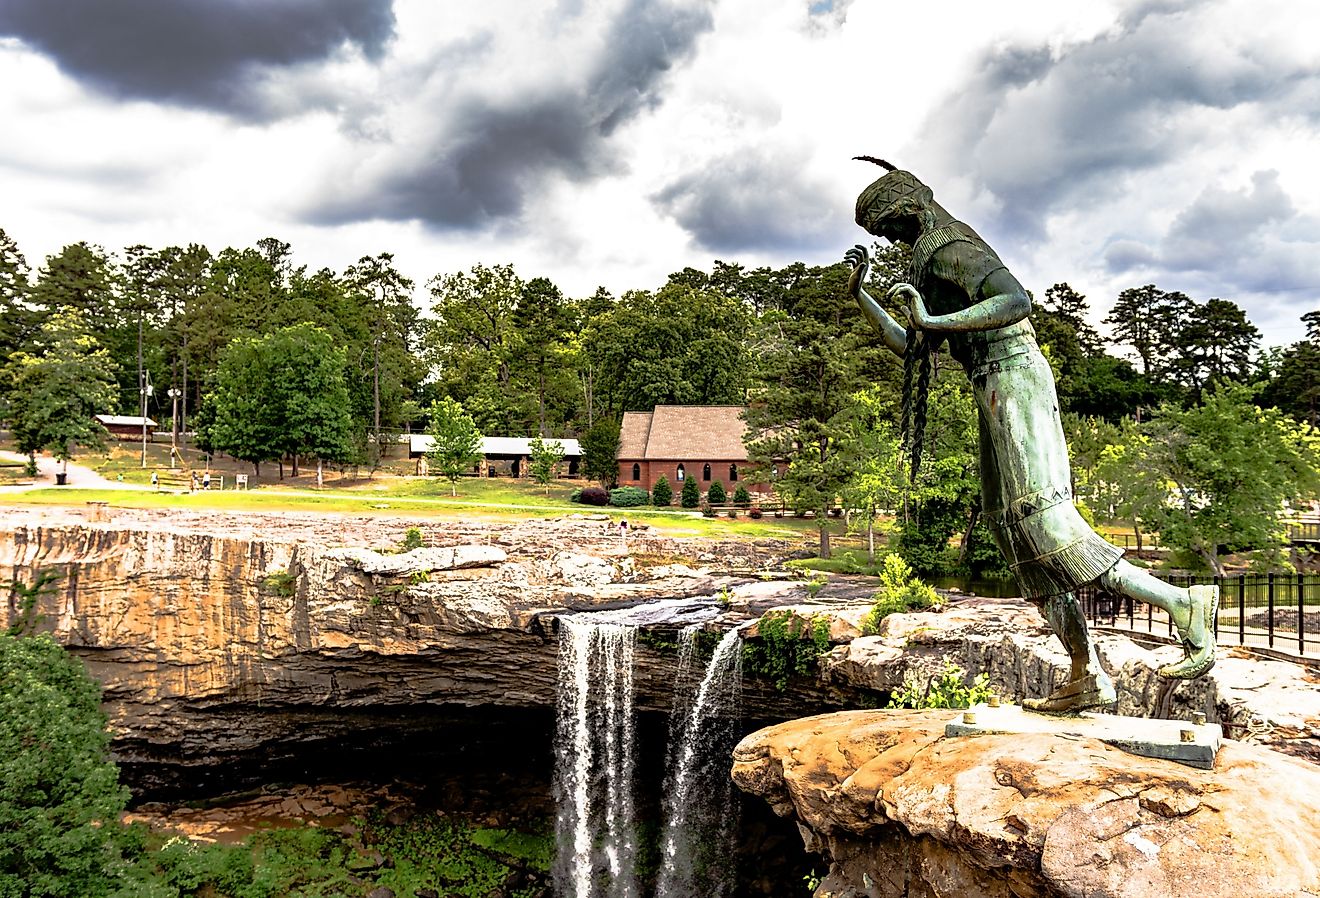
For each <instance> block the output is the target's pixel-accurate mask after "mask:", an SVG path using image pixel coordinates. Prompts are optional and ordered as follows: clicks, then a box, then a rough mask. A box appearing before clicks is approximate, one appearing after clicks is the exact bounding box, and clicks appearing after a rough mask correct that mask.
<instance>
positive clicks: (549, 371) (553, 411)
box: [513, 278, 581, 436]
mask: <svg viewBox="0 0 1320 898" xmlns="http://www.w3.org/2000/svg"><path fill="white" fill-rule="evenodd" d="M576 317H577V316H576V315H575V314H574V309H573V307H572V306H571V305H570V304H569V303H567V302H565V301H564V295H563V294H562V293H561V292H560V291H559V288H558V287H556V286H555V285H554V284H552V283H551V282H550V281H549V280H547V279H546V278H532V279H531V280H530V281H528V282H527V283H526V284H524V285H523V287H522V290H521V292H520V293H519V296H518V302H517V305H515V306H514V310H513V323H514V325H515V326H516V327H517V328H518V341H517V345H518V349H517V351H516V353H515V356H514V357H515V359H516V362H517V366H518V369H519V370H518V374H519V375H520V377H519V379H520V380H521V379H525V380H526V381H527V382H528V386H529V387H530V389H531V392H532V393H533V394H534V395H535V396H536V426H537V433H539V434H540V435H541V436H545V435H546V434H548V433H549V430H548V429H547V426H546V424H547V420H546V419H547V405H550V406H551V408H550V410H549V414H550V416H551V417H552V418H553V419H554V423H555V424H557V425H562V424H564V423H565V422H566V421H567V420H568V418H569V417H571V416H572V415H573V413H574V412H576V411H577V406H578V400H579V398H580V396H579V391H580V389H581V384H580V383H579V381H578V378H577V371H576V366H575V364H574V361H573V354H572V352H571V347H572V340H573V335H574V334H575V333H576V332H577V330H578V322H577V320H576Z"/></svg>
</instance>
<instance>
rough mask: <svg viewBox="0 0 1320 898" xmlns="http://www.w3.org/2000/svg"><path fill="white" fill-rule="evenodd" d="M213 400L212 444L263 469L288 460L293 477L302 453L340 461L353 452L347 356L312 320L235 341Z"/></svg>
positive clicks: (224, 359)
mask: <svg viewBox="0 0 1320 898" xmlns="http://www.w3.org/2000/svg"><path fill="white" fill-rule="evenodd" d="M209 403H210V405H211V409H212V414H213V416H214V417H213V419H212V421H211V424H210V426H209V428H208V442H209V443H210V444H211V445H212V446H213V447H214V448H215V449H218V450H221V451H224V452H228V453H229V454H231V455H233V456H234V457H235V458H238V459H242V460H243V461H248V462H252V464H253V466H254V468H255V470H256V472H257V473H258V474H260V471H261V462H263V461H266V460H269V459H280V460H281V465H282V460H283V459H284V458H285V457H288V458H290V459H291V460H292V462H293V475H294V476H295V477H296V476H298V457H299V456H311V457H314V458H316V459H318V460H320V459H325V460H334V461H341V460H343V459H345V458H346V457H347V456H348V454H349V452H350V433H351V422H350V420H349V415H348V388H347V386H346V385H345V383H344V356H343V353H342V352H340V351H339V350H338V349H337V348H336V347H335V345H334V341H333V340H332V339H331V337H330V335H329V334H327V333H326V332H325V331H323V330H321V329H320V328H318V327H315V326H313V325H311V324H299V325H296V326H294V327H286V328H281V329H280V330H278V331H275V332H274V333H271V334H268V335H266V336H264V337H259V338H255V339H252V338H249V339H244V340H235V341H234V342H233V343H231V344H230V346H229V348H228V349H227V350H226V351H225V354H224V356H223V357H222V358H221V361H220V368H219V370H218V372H217V375H216V388H215V390H214V391H213V392H212V393H211V394H210V396H209ZM281 473H282V468H281Z"/></svg>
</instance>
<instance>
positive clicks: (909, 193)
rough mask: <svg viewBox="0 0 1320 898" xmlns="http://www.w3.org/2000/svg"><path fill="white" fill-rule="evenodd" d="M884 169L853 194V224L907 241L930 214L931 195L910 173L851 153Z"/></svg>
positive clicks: (929, 190)
mask: <svg viewBox="0 0 1320 898" xmlns="http://www.w3.org/2000/svg"><path fill="white" fill-rule="evenodd" d="M853 158H855V159H860V160H862V161H864V162H874V163H875V164H876V165H879V166H881V167H883V168H885V169H887V170H888V173H887V174H884V175H882V176H881V177H880V178H878V179H877V180H875V181H873V182H872V183H871V184H870V186H868V187H867V188H866V189H865V190H863V191H862V193H861V196H859V197H857V223H858V224H859V225H861V226H862V227H863V228H865V229H866V230H867V231H868V232H869V233H871V234H874V235H876V236H877V237H885V238H887V239H889V240H902V241H904V242H905V243H911V242H912V241H913V240H914V239H915V234H914V231H918V232H919V230H920V228H921V226H922V224H923V223H925V221H926V219H928V218H930V217H931V214H932V213H931V204H932V203H934V201H935V194H934V192H933V191H931V189H930V188H929V187H927V186H926V185H925V184H923V183H921V181H919V180H917V177H916V176H915V175H913V174H912V173H911V172H906V171H902V170H901V169H898V168H895V167H894V166H892V165H890V164H889V163H888V162H885V161H884V160H883V159H876V158H873V157H871V156H855V157H853Z"/></svg>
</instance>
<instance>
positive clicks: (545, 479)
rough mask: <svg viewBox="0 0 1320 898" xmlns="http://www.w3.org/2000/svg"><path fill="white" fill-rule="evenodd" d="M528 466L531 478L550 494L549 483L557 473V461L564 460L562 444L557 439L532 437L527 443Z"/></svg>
mask: <svg viewBox="0 0 1320 898" xmlns="http://www.w3.org/2000/svg"><path fill="white" fill-rule="evenodd" d="M527 453H528V456H529V457H528V467H529V468H530V470H531V474H532V479H533V480H535V481H536V482H537V483H539V484H541V485H542V486H544V487H545V494H546V495H547V496H548V495H550V483H551V481H553V480H554V479H555V477H556V476H558V474H559V463H560V462H562V461H563V460H564V444H563V443H561V442H559V441H558V440H545V439H542V438H541V437H539V436H538V437H532V439H531V442H529V443H528V444H527Z"/></svg>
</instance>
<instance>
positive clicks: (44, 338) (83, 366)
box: [0, 309, 115, 471]
mask: <svg viewBox="0 0 1320 898" xmlns="http://www.w3.org/2000/svg"><path fill="white" fill-rule="evenodd" d="M35 348H36V349H38V350H39V352H38V353H37V354H33V353H30V352H27V351H22V350H20V351H19V352H16V353H14V355H13V356H12V357H11V358H10V360H9V363H8V364H7V365H6V366H5V367H4V369H3V374H2V375H0V377H2V378H3V383H4V388H3V392H4V396H5V405H6V407H7V409H6V415H7V417H8V418H9V421H10V423H11V429H12V430H13V435H14V441H15V443H16V444H17V447H18V451H20V452H23V453H26V454H27V456H28V458H29V460H34V459H35V455H36V453H37V452H40V451H42V450H44V449H49V450H51V452H52V453H53V454H54V455H55V457H56V458H58V459H60V460H61V461H62V462H64V469H65V471H67V470H68V462H69V459H70V458H71V457H72V456H73V451H74V447H75V446H85V447H93V446H101V445H103V444H104V441H105V437H106V430H105V428H104V427H102V426H101V424H100V423H99V422H98V421H97V420H96V419H95V415H98V414H107V413H110V412H113V411H114V408H115V377H114V365H113V363H112V362H111V360H110V354H109V353H108V352H107V351H106V350H105V349H104V348H103V347H102V346H101V345H100V344H99V343H98V342H97V341H96V339H95V338H94V337H92V335H91V333H89V331H88V327H87V322H86V319H85V318H84V316H83V314H82V313H81V312H79V311H77V310H74V309H65V310H62V311H57V312H55V313H53V314H52V315H51V316H50V317H49V318H47V320H46V322H45V324H43V325H42V327H41V330H40V332H39V333H38V335H37V338H36V346H35Z"/></svg>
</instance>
